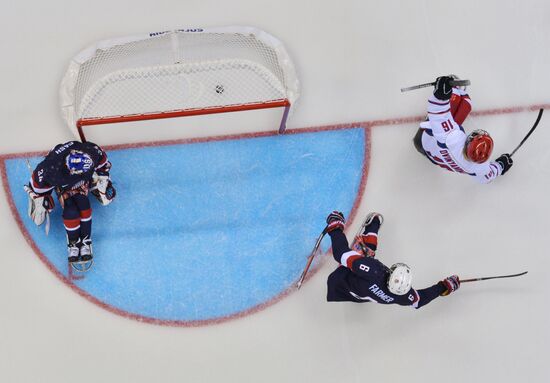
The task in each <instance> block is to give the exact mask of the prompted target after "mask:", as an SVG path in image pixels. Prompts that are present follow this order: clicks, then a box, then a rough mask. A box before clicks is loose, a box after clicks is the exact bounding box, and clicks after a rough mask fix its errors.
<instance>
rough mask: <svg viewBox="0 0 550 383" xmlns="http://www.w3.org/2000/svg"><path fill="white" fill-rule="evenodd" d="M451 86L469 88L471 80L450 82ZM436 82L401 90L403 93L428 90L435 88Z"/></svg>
mask: <svg viewBox="0 0 550 383" xmlns="http://www.w3.org/2000/svg"><path fill="white" fill-rule="evenodd" d="M449 84H450V85H451V86H468V85H470V80H451V81H449ZM434 85H435V82H427V83H425V84H419V85H413V86H409V87H407V88H401V92H408V91H409V90H416V89H420V88H427V87H429V86H434Z"/></svg>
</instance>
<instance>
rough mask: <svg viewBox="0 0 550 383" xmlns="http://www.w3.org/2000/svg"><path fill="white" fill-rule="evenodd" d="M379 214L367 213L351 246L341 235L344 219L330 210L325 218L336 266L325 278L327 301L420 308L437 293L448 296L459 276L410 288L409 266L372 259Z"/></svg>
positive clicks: (456, 285) (376, 239)
mask: <svg viewBox="0 0 550 383" xmlns="http://www.w3.org/2000/svg"><path fill="white" fill-rule="evenodd" d="M382 223H383V217H382V215H381V214H378V213H370V214H369V215H367V217H366V219H365V222H364V223H363V225H362V226H361V229H360V230H359V233H358V235H357V236H356V238H355V240H354V242H353V244H352V248H351V249H350V248H349V246H348V240H347V239H346V236H345V234H344V231H343V229H344V225H345V219H344V215H343V214H342V213H341V212H338V211H333V212H332V213H330V214H329V215H328V217H327V232H328V234H329V235H330V239H331V241H332V255H333V256H334V259H335V260H336V262H338V263H340V264H341V266H339V267H338V268H337V269H336V270H335V271H333V272H332V274H330V275H329V277H328V280H327V286H328V292H327V301H329V302H342V301H347V302H357V303H363V302H377V303H382V304H398V305H401V306H412V307H414V308H417V309H418V308H420V307H422V306H424V305H427V304H428V303H430V302H431V301H432V300H434V299H435V298H437V297H439V296H445V295H449V294H450V293H452V292H453V291H456V290H458V288H459V287H460V279H459V278H458V276H457V275H452V276H450V277H448V278H445V279H443V280H442V281H440V282H438V283H436V284H435V285H433V286H431V287H428V288H426V289H422V290H415V289H414V288H413V287H412V274H411V270H410V268H409V266H407V265H406V264H404V263H396V264H394V265H392V266H391V267H387V266H386V265H384V264H383V263H382V262H380V261H379V260H378V259H376V258H375V254H376V248H377V244H378V230H379V229H380V226H382Z"/></svg>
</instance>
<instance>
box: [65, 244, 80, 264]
mask: <svg viewBox="0 0 550 383" xmlns="http://www.w3.org/2000/svg"><path fill="white" fill-rule="evenodd" d="M67 250H68V251H69V255H68V260H69V263H71V264H72V263H75V262H78V260H79V258H80V239H79V240H77V241H69V243H68V244H67Z"/></svg>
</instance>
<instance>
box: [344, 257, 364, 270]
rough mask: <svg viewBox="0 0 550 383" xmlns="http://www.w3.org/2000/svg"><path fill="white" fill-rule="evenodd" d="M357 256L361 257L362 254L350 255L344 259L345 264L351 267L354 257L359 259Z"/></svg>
mask: <svg viewBox="0 0 550 383" xmlns="http://www.w3.org/2000/svg"><path fill="white" fill-rule="evenodd" d="M359 258H363V256H362V255H352V256H351V257H349V258H348V259H347V260H346V266H347V267H348V268H349V269H351V265H353V262H354V261H355V260H356V259H359Z"/></svg>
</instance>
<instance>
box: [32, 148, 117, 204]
mask: <svg viewBox="0 0 550 383" xmlns="http://www.w3.org/2000/svg"><path fill="white" fill-rule="evenodd" d="M73 149H75V150H79V151H82V152H84V153H86V154H88V155H89V156H90V158H91V159H92V162H93V165H92V166H91V167H90V169H89V170H88V171H85V172H83V173H81V174H70V173H69V170H68V169H67V166H66V164H65V159H66V157H67V155H68V154H69V153H70V151H71V150H73ZM110 168H111V163H110V162H109V161H108V160H107V154H106V153H105V152H104V151H103V150H102V149H101V148H100V147H99V146H97V145H96V144H94V143H92V142H79V141H69V142H67V143H65V144H59V145H56V146H55V147H54V148H53V149H52V150H51V151H50V152H49V153H48V154H47V155H46V157H45V158H44V160H42V162H40V163H39V164H38V165H37V166H36V168H35V169H34V171H33V173H32V176H31V179H30V182H29V184H30V186H31V187H32V189H33V190H34V192H35V193H37V194H44V193H51V191H52V190H53V189H56V190H57V191H58V192H59V193H62V192H64V191H70V190H76V189H79V188H82V187H87V186H88V185H89V184H90V181H91V180H92V176H93V174H94V172H96V173H98V174H99V175H108V174H109V170H110Z"/></svg>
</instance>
